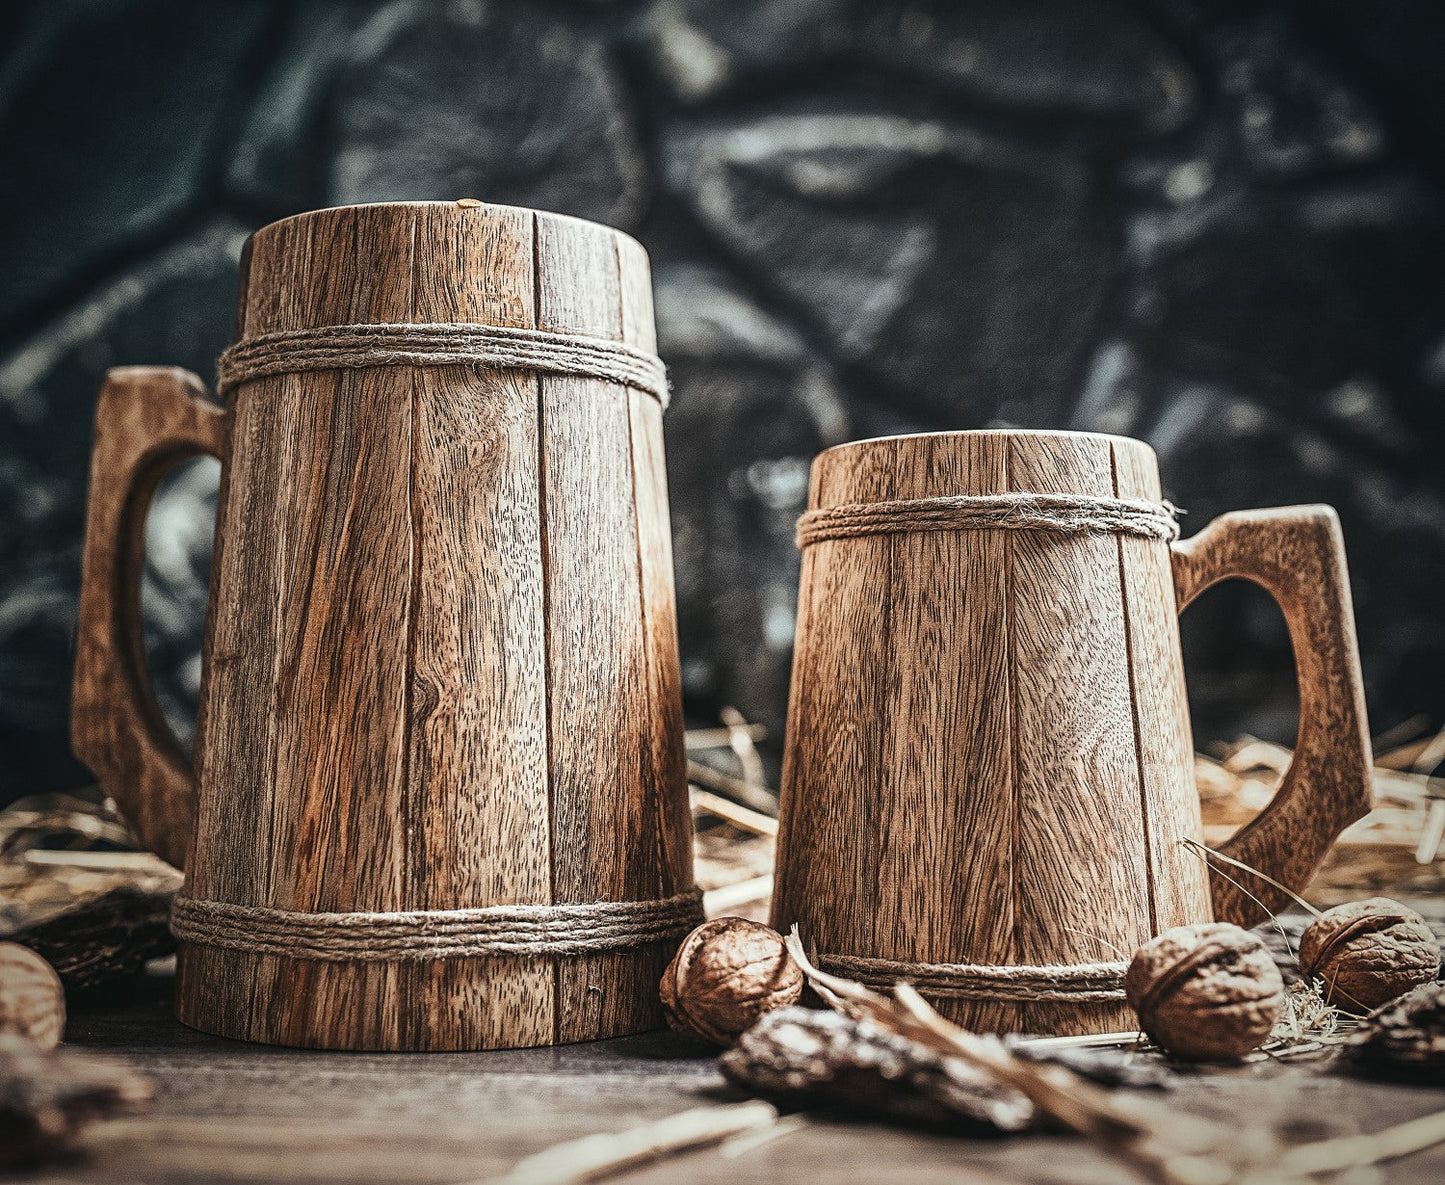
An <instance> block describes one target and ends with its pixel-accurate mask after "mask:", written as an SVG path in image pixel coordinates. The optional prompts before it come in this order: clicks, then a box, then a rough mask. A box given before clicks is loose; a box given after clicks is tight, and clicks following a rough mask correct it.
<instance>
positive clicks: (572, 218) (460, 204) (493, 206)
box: [246, 197, 646, 252]
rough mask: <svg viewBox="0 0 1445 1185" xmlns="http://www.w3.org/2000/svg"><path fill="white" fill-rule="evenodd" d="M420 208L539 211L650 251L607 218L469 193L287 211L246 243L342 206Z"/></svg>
mask: <svg viewBox="0 0 1445 1185" xmlns="http://www.w3.org/2000/svg"><path fill="white" fill-rule="evenodd" d="M416 208H423V209H432V210H448V209H453V210H455V209H460V210H467V211H475V212H477V213H478V214H479V215H496V214H515V213H522V214H536V215H540V216H542V217H544V218H551V219H555V220H556V221H558V222H571V223H579V224H581V225H583V226H592V227H598V228H600V229H601V230H605V231H608V232H610V233H611V234H614V235H617V236H618V237H619V238H623V239H627V240H629V241H630V242H632V243H634V244H636V245H637V247H638V248H639V249H640V250H642V251H644V252H645V251H646V248H645V247H643V246H642V244H641V243H639V242H638V241H637V239H636V238H634V237H633V236H632V235H630V234H628V233H627V232H626V231H625V230H620V229H619V228H618V227H615V226H610V225H608V224H607V223H605V222H597V221H595V220H593V219H591V218H579V217H577V216H576V215H575V214H562V213H560V212H558V211H556V210H543V209H541V208H539V207H536V206H512V205H508V204H506V203H504V202H484V201H481V200H480V199H477V198H468V197H463V198H454V199H452V200H450V201H448V200H445V199H442V198H428V199H425V200H421V201H408V202H341V203H339V204H338V205H335V206H318V207H316V208H315V209H314V210H300V211H298V212H297V213H295V214H287V215H286V217H284V218H277V219H275V220H274V221H272V222H268V223H266V224H265V225H264V226H258V227H257V228H256V229H255V230H253V231H252V232H251V233H250V234H249V235H247V236H246V243H247V245H248V246H249V244H250V243H251V241H252V240H253V239H256V238H259V237H260V236H262V235H265V234H270V233H271V232H273V231H275V230H277V229H279V228H280V227H283V226H286V225H288V224H290V223H295V222H301V221H303V220H305V219H307V218H315V217H318V216H320V215H323V214H335V213H337V212H338V211H341V210H351V211H356V212H362V211H365V212H368V213H369V212H371V211H373V210H405V209H416Z"/></svg>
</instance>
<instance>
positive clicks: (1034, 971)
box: [817, 955, 1128, 1004]
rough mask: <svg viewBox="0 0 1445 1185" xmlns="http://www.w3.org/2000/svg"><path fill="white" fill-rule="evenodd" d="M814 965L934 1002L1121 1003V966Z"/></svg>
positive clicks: (845, 959)
mask: <svg viewBox="0 0 1445 1185" xmlns="http://www.w3.org/2000/svg"><path fill="white" fill-rule="evenodd" d="M817 962H818V965H819V966H820V967H822V968H823V970H825V971H831V972H833V973H834V974H835V975H843V976H847V977H848V978H849V979H856V980H857V981H858V982H859V983H862V984H864V985H866V986H868V987H871V988H877V989H882V990H886V989H888V988H891V987H892V986H893V985H894V984H895V983H897V982H898V981H899V980H900V979H906V980H907V981H908V982H909V983H911V984H912V985H913V986H914V987H915V988H917V989H918V991H919V992H920V993H922V994H923V995H925V996H931V997H932V998H934V999H936V1000H1009V1001H1019V1002H1025V1003H1027V1002H1034V1001H1039V1000H1057V1001H1060V1002H1063V1003H1068V1004H1101V1003H1113V1002H1115V1001H1121V1000H1123V999H1124V972H1125V971H1127V970H1128V964H1127V963H1058V964H1053V963H1045V964H1042V965H1027V964H1025V965H1021V966H1012V967H1010V966H997V965H993V964H988V963H903V962H895V961H893V960H892V959H865V958H859V957H856V956H853V955H820V956H819V957H818V960H817Z"/></svg>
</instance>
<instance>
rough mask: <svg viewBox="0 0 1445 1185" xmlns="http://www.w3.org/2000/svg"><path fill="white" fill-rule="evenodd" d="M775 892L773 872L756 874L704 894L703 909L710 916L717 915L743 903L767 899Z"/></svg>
mask: <svg viewBox="0 0 1445 1185" xmlns="http://www.w3.org/2000/svg"><path fill="white" fill-rule="evenodd" d="M772 893H773V874H772V873H767V874H766V875H764V876H755V877H752V878H750V879H749V880H745V881H738V882H737V884H734V885H723V886H721V887H720V888H716V889H710V890H708V891H707V892H706V893H704V894H703V895H702V910H703V913H705V914H707V916H708V917H717V916H718V915H720V914H725V913H727V912H728V911H729V910H732V909H737V908H738V907H739V906H742V905H751V904H752V903H753V902H755V901H766V900H767V899H768V898H769V897H770V896H772Z"/></svg>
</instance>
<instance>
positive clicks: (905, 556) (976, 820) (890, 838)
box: [772, 431, 1370, 1033]
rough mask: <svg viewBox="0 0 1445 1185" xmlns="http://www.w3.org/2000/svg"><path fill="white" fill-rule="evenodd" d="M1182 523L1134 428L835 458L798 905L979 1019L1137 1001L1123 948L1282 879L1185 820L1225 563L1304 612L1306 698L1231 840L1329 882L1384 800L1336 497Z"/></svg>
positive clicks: (808, 726) (798, 732) (946, 1005)
mask: <svg viewBox="0 0 1445 1185" xmlns="http://www.w3.org/2000/svg"><path fill="white" fill-rule="evenodd" d="M1176 535H1177V531H1176V530H1175V528H1174V525H1173V516H1172V512H1171V511H1170V509H1169V508H1168V507H1167V506H1165V505H1162V504H1161V503H1160V489H1159V474H1158V467H1157V463H1156V461H1155V457H1154V454H1153V452H1152V450H1151V449H1150V448H1149V447H1148V446H1147V445H1145V444H1143V443H1141V442H1139V441H1136V440H1128V439H1124V438H1122V437H1110V436H1098V435H1089V434H1084V433H1072V432H1013V431H998V432H951V433H939V434H935V435H923V436H902V437H896V438H891V439H883V440H866V441H860V442H858V443H854V444H847V445H841V446H839V447H837V448H834V449H831V450H829V451H827V452H825V453H823V454H822V455H821V456H819V457H818V458H817V460H816V461H815V462H814V465H813V474H812V488H811V492H810V496H809V511H808V513H807V514H805V515H804V516H803V518H802V519H801V520H800V522H799V529H798V536H799V544H800V546H801V547H802V548H803V572H802V585H801V591H800V594H799V599H798V633H797V643H796V651H795V657H794V664H793V686H792V700H791V704H790V708H789V717H788V738H787V750H786V755H785V760H784V769H783V787H782V818H781V833H780V835H779V840H778V868H777V882H776V890H775V895H774V899H773V912H772V917H773V923H774V925H776V926H778V927H779V928H786V927H788V926H790V925H792V924H793V923H795V922H796V923H798V924H799V925H800V926H801V932H802V936H803V939H804V941H805V942H807V943H808V944H809V945H811V946H813V947H816V949H817V951H818V954H819V958H820V959H821V961H822V964H823V966H825V967H832V968H833V969H835V970H838V971H841V972H843V973H845V974H850V975H853V976H854V977H856V978H860V979H863V980H865V981H868V982H873V983H880V984H888V983H891V982H892V981H893V980H895V979H900V978H907V979H910V980H912V981H913V982H914V983H915V985H916V986H917V987H918V989H919V990H920V991H921V992H922V993H923V994H924V995H925V996H928V997H930V998H932V999H933V1000H935V1001H936V1002H937V1003H938V1005H939V1007H940V1009H942V1010H943V1011H944V1012H945V1014H946V1015H948V1016H950V1017H951V1018H953V1019H955V1020H957V1021H958V1022H960V1023H962V1024H965V1025H968V1026H970V1027H974V1028H978V1029H983V1030H996V1031H1008V1030H1029V1031H1035V1032H1056V1033H1087V1032H1108V1031H1115V1030H1120V1029H1128V1028H1133V1027H1135V1023H1134V1021H1133V1019H1132V1015H1131V1014H1130V1013H1129V1011H1128V1009H1127V1008H1126V1007H1125V1006H1124V1004H1123V992H1122V988H1121V980H1122V972H1123V970H1124V966H1123V963H1122V962H1121V960H1127V958H1128V957H1129V955H1130V954H1132V952H1133V951H1134V950H1135V949H1136V948H1137V947H1138V946H1139V945H1140V944H1142V943H1143V942H1144V941H1146V940H1147V939H1148V938H1149V937H1150V936H1152V935H1154V934H1156V933H1158V932H1159V931H1161V930H1163V929H1165V928H1167V927H1170V926H1176V925H1182V924H1186V923H1191V922H1200V921H1208V920H1210V919H1211V918H1214V919H1218V920H1227V921H1235V922H1239V923H1241V924H1245V925H1250V924H1253V923H1254V922H1256V921H1258V920H1260V918H1261V916H1262V905H1268V906H1270V907H1273V906H1274V905H1276V904H1278V903H1279V902H1280V901H1281V900H1282V897H1283V895H1282V894H1280V893H1279V892H1278V891H1276V890H1274V889H1272V888H1271V887H1270V886H1269V885H1268V884H1267V883H1265V882H1262V881H1260V880H1258V879H1257V878H1253V877H1250V876H1249V875H1248V874H1245V873H1241V872H1239V871H1238V870H1236V869H1233V868H1230V867H1224V866H1220V867H1219V868H1217V869H1216V872H1215V875H1214V876H1213V877H1212V878H1211V876H1210V874H1209V872H1208V870H1207V869H1206V867H1205V866H1204V864H1203V863H1202V862H1201V860H1200V859H1199V858H1198V856H1197V855H1196V854H1195V853H1193V852H1191V851H1189V850H1187V849H1186V847H1185V846H1184V845H1182V844H1181V842H1180V840H1181V837H1191V838H1193V837H1197V836H1198V833H1199V801H1198V798H1197V795H1196V791H1195V786H1194V773H1193V743H1192V741H1191V737H1190V727H1189V716H1188V705H1187V701H1186V696H1185V688H1184V672H1183V666H1182V663H1181V660H1180V647H1179V631H1178V626H1177V617H1176V615H1177V612H1178V610H1179V609H1182V608H1183V607H1184V606H1185V605H1187V604H1188V603H1189V602H1190V601H1191V600H1193V598H1194V597H1195V596H1197V595H1198V594H1199V593H1200V592H1201V591H1203V590H1204V589H1205V588H1207V587H1209V586H1210V585H1212V584H1214V583H1215V582H1217V581H1219V580H1223V579H1225V578H1227V577H1243V578H1245V579H1249V580H1253V581H1256V582H1257V583H1259V584H1261V585H1263V586H1264V588H1266V589H1267V590H1268V591H1269V592H1270V593H1271V594H1272V595H1273V596H1274V597H1275V599H1276V600H1277V601H1278V602H1279V604H1280V607H1281V608H1282V609H1283V611H1284V615H1285V619H1286V621H1287V623H1288V625H1289V631H1290V638H1291V640H1292V642H1293V644H1294V650H1295V656H1296V662H1297V665H1298V671H1299V681H1300V726H1299V741H1298V748H1297V750H1296V753H1295V758H1294V764H1293V765H1292V766H1291V767H1290V770H1289V773H1288V775H1287V776H1286V778H1285V780H1284V783H1283V785H1282V786H1281V787H1280V790H1279V792H1278V793H1277V795H1276V796H1275V798H1274V800H1273V802H1272V803H1271V804H1270V806H1269V807H1267V808H1266V809H1265V811H1264V812H1263V813H1262V814H1261V815H1260V816H1259V818H1257V819H1256V820H1255V821H1254V822H1253V823H1251V824H1250V825H1249V826H1248V827H1246V828H1245V829H1244V830H1243V831H1241V832H1240V833H1239V834H1238V835H1236V836H1235V837H1234V838H1233V840H1231V841H1230V843H1228V844H1227V845H1226V846H1225V848H1224V851H1225V852H1226V853H1227V854H1228V855H1230V856H1232V857H1233V858H1235V859H1238V860H1242V861H1244V862H1245V863H1247V864H1249V865H1251V866H1252V867H1254V868H1256V869H1258V870H1259V871H1261V872H1264V873H1266V874H1267V875H1269V876H1271V877H1273V878H1274V879H1275V880H1278V881H1279V882H1281V883H1282V884H1285V885H1288V886H1290V887H1291V888H1295V889H1298V888H1300V887H1302V886H1303V885H1304V883H1305V882H1306V881H1307V880H1308V879H1309V877H1310V876H1311V874H1312V873H1313V872H1314V870H1315V868H1316V867H1317V866H1318V864H1319V862H1320V860H1321V859H1322V858H1323V856H1324V854H1325V852H1326V850H1327V849H1328V847H1329V845H1330V844H1331V842H1332V841H1333V840H1334V838H1335V837H1336V836H1337V835H1338V834H1339V832H1340V831H1341V830H1342V829H1343V828H1344V827H1345V826H1346V825H1347V824H1349V823H1350V822H1352V821H1353V820H1355V819H1357V818H1359V817H1360V816H1361V815H1363V814H1364V813H1365V812H1366V811H1367V810H1368V809H1369V807H1370V783H1369V774H1368V771H1369V767H1370V746H1369V738H1368V734H1367V732H1366V725H1365V711H1364V701H1363V696H1362V692H1361V683H1360V671H1359V659H1358V656H1357V654H1356V650H1355V634H1354V624H1353V619H1352V615H1351V608H1350V593H1349V585H1348V581H1347V577H1346V572H1345V559H1344V545H1343V541H1342V539H1341V536H1340V530H1339V524H1338V521H1337V519H1336V517H1335V514H1334V512H1333V511H1332V510H1331V509H1329V508H1328V507H1324V506H1301V507H1288V508H1281V509H1276V510H1254V511H1242V512H1237V513H1231V514H1226V515H1223V516H1222V517H1220V518H1219V519H1217V520H1215V521H1214V522H1212V523H1210V524H1209V526H1207V527H1206V528H1205V529H1204V530H1202V531H1200V532H1199V533H1198V534H1197V535H1195V536H1194V537H1193V538H1191V539H1189V540H1188V541H1186V542H1184V543H1174V542H1173V540H1174V538H1175V536H1176ZM1221 871H1222V872H1223V873H1225V874H1227V875H1228V876H1230V877H1233V878H1234V879H1235V880H1237V881H1238V882H1239V884H1240V885H1241V886H1243V888H1245V889H1247V890H1248V891H1249V893H1251V894H1253V897H1251V896H1249V895H1247V894H1246V893H1244V892H1242V891H1241V890H1240V889H1239V888H1236V887H1235V886H1234V885H1233V884H1231V882H1230V880H1228V879H1225V877H1223V876H1220V875H1218V874H1219V872H1221ZM1256 899H1257V902H1258V903H1257V902H1256ZM1261 903H1262V904H1261Z"/></svg>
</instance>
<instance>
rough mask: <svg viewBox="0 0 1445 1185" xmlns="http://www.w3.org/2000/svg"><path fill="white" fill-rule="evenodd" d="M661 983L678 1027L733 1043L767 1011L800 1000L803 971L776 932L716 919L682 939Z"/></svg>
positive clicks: (743, 922)
mask: <svg viewBox="0 0 1445 1185" xmlns="http://www.w3.org/2000/svg"><path fill="white" fill-rule="evenodd" d="M660 988H661V993H662V1005H663V1007H664V1008H665V1009H666V1010H667V1023H668V1024H669V1025H670V1026H671V1027H672V1028H673V1029H675V1030H677V1031H678V1032H679V1033H685V1034H688V1035H689V1036H695V1037H702V1038H703V1039H704V1040H707V1041H711V1042H712V1043H713V1044H715V1045H731V1044H732V1042H733V1039H734V1038H735V1037H737V1036H738V1035H739V1034H740V1033H743V1032H745V1031H746V1030H747V1029H749V1028H751V1027H752V1024H753V1022H754V1021H755V1020H757V1019H758V1017H760V1016H762V1015H763V1013H765V1012H769V1011H771V1010H772V1009H774V1008H781V1007H783V1006H784V1005H785V1004H795V1003H797V1001H798V997H799V996H801V995H802V993H803V972H802V969H801V968H799V966H798V965H797V964H796V963H795V962H793V957H792V956H791V955H790V954H788V949H787V947H786V946H784V945H783V940H782V938H781V936H780V935H779V934H778V933H777V931H775V930H770V929H768V927H767V926H764V925H761V924H759V923H758V922H749V921H746V920H745V919H743V918H714V919H713V920H712V921H710V922H704V923H703V924H702V925H701V926H699V927H698V928H697V929H696V930H694V931H693V932H692V933H691V934H689V935H688V936H687V937H686V938H684V939H683V940H682V945H681V946H680V947H679V948H678V951H677V954H675V955H674V956H673V958H672V962H671V963H669V964H668V965H667V970H666V971H664V972H663V975H662V983H661V985H660Z"/></svg>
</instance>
